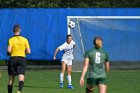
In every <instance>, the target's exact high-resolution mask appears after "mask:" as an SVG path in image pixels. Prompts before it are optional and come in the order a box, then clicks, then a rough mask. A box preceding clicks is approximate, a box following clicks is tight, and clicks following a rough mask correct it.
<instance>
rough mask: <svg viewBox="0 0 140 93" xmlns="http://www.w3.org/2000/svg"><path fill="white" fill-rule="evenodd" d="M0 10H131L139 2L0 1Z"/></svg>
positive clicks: (81, 0)
mask: <svg viewBox="0 0 140 93" xmlns="http://www.w3.org/2000/svg"><path fill="white" fill-rule="evenodd" d="M0 7H1V8H60V7H61V8H132V7H134V8H135V7H140V0H0Z"/></svg>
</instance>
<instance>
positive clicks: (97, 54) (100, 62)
mask: <svg viewBox="0 0 140 93" xmlns="http://www.w3.org/2000/svg"><path fill="white" fill-rule="evenodd" d="M84 57H85V58H89V68H88V76H87V77H88V78H106V72H105V62H108V61H109V58H108V55H107V53H106V52H105V51H104V50H103V49H102V48H101V49H97V48H93V49H91V50H88V51H86V53H85V56H84Z"/></svg>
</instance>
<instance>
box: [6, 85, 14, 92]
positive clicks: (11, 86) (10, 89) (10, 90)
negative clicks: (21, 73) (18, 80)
mask: <svg viewBox="0 0 140 93" xmlns="http://www.w3.org/2000/svg"><path fill="white" fill-rule="evenodd" d="M7 89H8V93H12V90H13V85H7Z"/></svg>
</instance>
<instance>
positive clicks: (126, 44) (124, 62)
mask: <svg viewBox="0 0 140 93" xmlns="http://www.w3.org/2000/svg"><path fill="white" fill-rule="evenodd" d="M67 21H68V22H69V21H73V22H74V23H75V27H74V28H69V27H68V34H71V35H72V36H73V40H74V41H75V42H76V47H75V49H74V60H73V70H74V71H81V70H82V67H83V61H84V59H83V56H84V53H85V51H86V50H89V49H91V48H93V47H94V46H93V38H94V37H95V36H101V37H102V38H103V48H104V50H105V51H106V52H107V53H108V54H109V58H110V61H111V65H112V66H111V67H112V68H120V69H125V68H130V69H133V68H140V65H138V64H139V63H140V62H139V61H140V57H139V55H140V48H139V47H140V43H139V40H140V30H139V29H140V16H68V17H67ZM113 64H114V65H113Z"/></svg>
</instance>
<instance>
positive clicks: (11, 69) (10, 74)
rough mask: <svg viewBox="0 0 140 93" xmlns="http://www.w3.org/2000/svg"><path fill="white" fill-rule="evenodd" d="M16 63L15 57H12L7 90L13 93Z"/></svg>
mask: <svg viewBox="0 0 140 93" xmlns="http://www.w3.org/2000/svg"><path fill="white" fill-rule="evenodd" d="M14 64H15V61H14V59H13V58H10V59H9V61H8V76H9V78H8V84H7V90H8V93H12V90H13V83H14V78H15V75H14V69H15V68H14V66H13V65H14Z"/></svg>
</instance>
